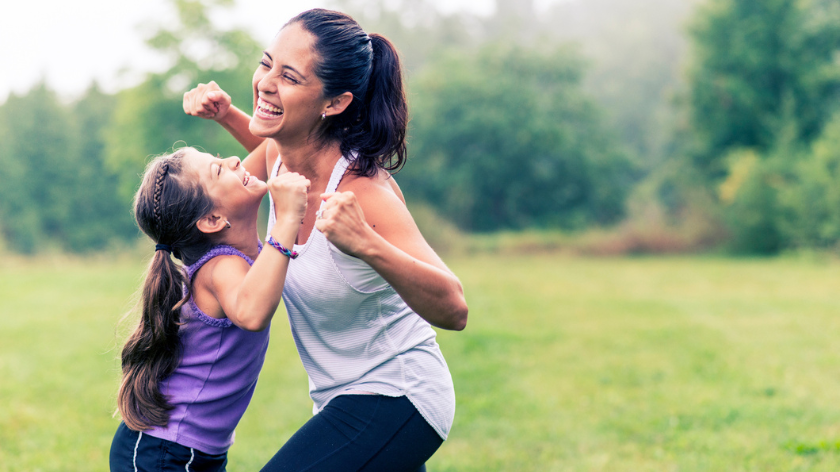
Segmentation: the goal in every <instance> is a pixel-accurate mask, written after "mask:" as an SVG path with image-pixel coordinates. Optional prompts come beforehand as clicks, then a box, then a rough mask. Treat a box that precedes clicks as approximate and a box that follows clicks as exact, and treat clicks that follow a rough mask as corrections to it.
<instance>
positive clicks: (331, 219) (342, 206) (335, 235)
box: [315, 192, 371, 257]
mask: <svg viewBox="0 0 840 472" xmlns="http://www.w3.org/2000/svg"><path fill="white" fill-rule="evenodd" d="M321 199H323V200H324V202H325V203H324V205H323V206H322V207H321V209H320V210H319V213H316V215H317V216H316V217H315V228H317V229H318V231H320V232H322V233H324V236H325V237H326V238H327V240H328V241H329V242H331V243H333V245H334V246H335V247H337V248H338V249H339V250H340V251H341V252H343V253H345V254H349V255H351V256H355V257H360V256H361V254H362V253H363V252H364V251H365V249H366V247H367V244H366V241H368V240H369V238H368V237H369V236H371V228H370V227H369V226H368V224H367V222H366V221H365V213H364V212H363V211H362V206H361V205H359V202H358V200H357V199H356V195H355V194H354V193H353V192H336V193H325V194H322V195H321Z"/></svg>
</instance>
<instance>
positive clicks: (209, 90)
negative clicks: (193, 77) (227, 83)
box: [184, 81, 230, 121]
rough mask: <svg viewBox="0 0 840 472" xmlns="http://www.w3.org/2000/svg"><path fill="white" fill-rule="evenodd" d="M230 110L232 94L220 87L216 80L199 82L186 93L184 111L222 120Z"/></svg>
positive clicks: (209, 118) (193, 114) (205, 117)
mask: <svg viewBox="0 0 840 472" xmlns="http://www.w3.org/2000/svg"><path fill="white" fill-rule="evenodd" d="M228 110H230V95H228V94H227V93H225V91H224V90H222V89H221V88H219V86H218V85H217V84H216V82H213V81H210V83H208V84H198V86H197V87H196V88H194V89H192V90H190V91H189V92H186V93H185V94H184V113H186V114H188V115H192V116H200V117H201V118H204V119H208V120H214V121H220V120H221V119H222V118H224V117H225V115H226V114H227V112H228Z"/></svg>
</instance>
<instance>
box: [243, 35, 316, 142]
mask: <svg viewBox="0 0 840 472" xmlns="http://www.w3.org/2000/svg"><path fill="white" fill-rule="evenodd" d="M314 44H315V36H313V35H312V34H311V33H309V32H308V31H306V30H304V29H303V28H302V27H301V26H300V24H298V23H294V24H291V25H288V26H286V27H285V28H283V29H282V30H280V32H279V33H278V34H277V36H276V37H275V38H274V41H273V42H272V43H271V45H270V46H269V47H268V49H266V50H265V51H264V52H263V57H262V60H261V61H260V64H259V66H258V67H257V70H256V72H254V81H253V85H254V98H255V102H256V103H255V104H254V116H253V117H252V118H251V124H250V130H251V133H253V134H254V135H256V136H262V137H270V138H276V139H281V140H295V139H299V138H307V137H309V136H310V135H312V134H313V133H314V132H315V130H316V129H317V128H318V125H319V123H320V122H321V113H322V112H323V111H324V110H325V109H326V107H327V105H328V104H329V100H327V99H325V98H324V96H323V84H322V83H321V81H320V80H319V79H318V77H316V76H315V73H314V66H315V59H316V57H315V54H314V52H313V46H314Z"/></svg>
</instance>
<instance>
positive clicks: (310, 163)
mask: <svg viewBox="0 0 840 472" xmlns="http://www.w3.org/2000/svg"><path fill="white" fill-rule="evenodd" d="M274 144H275V145H276V146H277V149H278V150H279V151H280V158H281V159H282V161H283V166H284V167H285V168H286V169H287V170H288V171H289V172H297V173H298V174H300V175H302V176H304V177H306V178H307V179H309V180H310V181H311V182H312V184H313V186H316V182H320V181H322V180H324V179H325V178H326V179H329V177H330V175H331V174H332V171H333V168H334V167H335V163H336V162H338V160H339V159H340V158H341V148H340V147H339V145H338V143H328V144H324V145H321V144H319V143H317V142H314V141H313V140H308V141H307V142H305V143H291V144H290V143H281V142H280V141H278V140H274Z"/></svg>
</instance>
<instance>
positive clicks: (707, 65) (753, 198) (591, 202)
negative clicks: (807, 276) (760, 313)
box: [0, 0, 840, 253]
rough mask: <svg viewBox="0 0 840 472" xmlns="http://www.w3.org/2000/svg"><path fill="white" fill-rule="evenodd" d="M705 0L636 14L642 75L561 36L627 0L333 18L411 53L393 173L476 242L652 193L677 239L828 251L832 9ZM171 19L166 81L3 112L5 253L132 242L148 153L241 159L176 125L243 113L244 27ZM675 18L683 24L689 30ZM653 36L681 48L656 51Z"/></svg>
mask: <svg viewBox="0 0 840 472" xmlns="http://www.w3.org/2000/svg"><path fill="white" fill-rule="evenodd" d="M695 3H698V2H686V4H690V5H691V8H688V7H684V8H682V9H676V8H672V7H671V10H669V9H668V8H667V7H664V6H663V5H665V4H669V5H673V2H670V1H666V0H639V2H635V3H634V5H636V6H637V7H638V8H644V7H650V8H651V9H657V8H658V10H657V11H664V12H666V13H667V12H670V11H673V13H668V14H673V15H674V16H673V17H668V18H671V20H669V21H666V19H662V18H659V17H657V18H655V21H653V20H651V22H650V24H649V25H648V26H649V27H650V28H652V30H651V31H648V32H646V33H644V34H639V35H636V36H633V35H628V36H627V37H624V38H617V39H616V38H614V40H618V41H623V42H625V43H630V44H631V45H632V44H638V45H648V46H649V48H648V49H644V53H643V55H642V56H639V58H635V59H637V60H635V61H634V60H631V59H628V58H627V57H626V56H627V53H626V52H627V50H629V49H630V47H629V46H628V49H627V50H624V49H622V48H612V49H618V50H617V51H615V52H614V53H612V54H611V53H610V52H609V51H610V50H611V48H609V47H602V48H600V49H599V48H598V47H597V46H598V44H597V42H593V41H589V42H587V43H586V44H588V45H589V46H588V47H587V46H585V45H582V44H581V43H579V42H578V43H576V42H575V38H577V39H585V38H586V36H585V34H586V32H587V31H591V28H590V29H587V28H581V30H580V35H579V36H577V37H574V34H577V33H575V31H574V29H573V28H572V27H571V26H570V27H569V28H567V29H566V30H564V31H559V32H558V31H557V25H558V24H566V25H570V24H571V23H569V22H568V21H566V23H563V20H562V18H566V17H568V13H569V12H570V11H571V10H570V8H572V7H570V5H576V6H574V8H579V9H580V8H584V7H583V5H584V4H587V5H589V7H588V8H589V10H585V13H587V14H589V15H590V17H591V18H590V20H589V21H593V22H595V23H593V24H597V22H598V21H601V22H605V23H606V24H620V20H621V18H620V17H621V16H622V15H623V14H622V13H621V11H622V10H621V9H620V8H619V7H621V5H623V4H622V3H621V0H593V1H592V2H579V3H578V4H573V3H572V4H558V5H556V6H554V7H552V8H551V9H549V11H547V12H545V13H543V14H539V15H538V14H536V13H535V11H534V8H533V5H532V4H531V3H530V2H518V1H514V0H498V1H497V9H496V13H495V14H494V15H493V16H491V17H480V16H475V15H470V14H466V13H458V14H451V15H444V14H441V13H439V12H438V11H436V10H435V9H434V8H432V7H431V6H430V5H429V4H428V3H426V2H424V1H409V0H404V1H387V2H386V1H384V0H344V1H339V2H337V3H336V7H337V8H338V9H342V10H344V11H348V12H349V13H351V14H353V15H354V16H355V17H356V18H357V19H358V20H359V22H360V23H361V24H362V26H363V27H365V28H366V29H367V30H368V31H375V32H381V33H383V34H385V35H386V36H388V37H389V38H391V39H392V40H393V41H394V43H395V44H396V45H397V46H398V47H399V48H400V49H401V52H402V55H403V60H404V65H405V69H406V73H407V80H408V92H409V104H410V111H411V122H410V129H409V156H410V157H409V161H408V164H407V165H406V166H405V168H404V169H403V170H402V171H401V172H400V173H399V174H397V179H398V181H399V183H400V185H401V187H402V188H403V190H404V192H405V193H406V195H407V197H408V198H409V199H410V200H412V201H419V202H423V203H424V204H426V205H428V206H430V207H431V208H433V209H434V210H435V211H436V212H437V213H438V214H440V216H442V217H443V218H445V219H448V220H450V221H452V222H453V223H454V224H455V225H457V226H458V227H460V228H461V229H463V230H465V231H480V232H484V231H497V230H511V229H512V230H519V229H559V230H566V231H575V230H583V229H587V228H592V227H609V226H610V225H614V224H616V223H619V222H621V221H622V220H625V219H627V218H634V214H633V211H632V206H633V205H631V204H630V203H631V202H632V201H634V199H635V200H638V199H639V198H642V199H643V200H645V204H646V205H648V206H654V207H656V208H657V210H658V211H659V213H661V214H662V215H664V221H665V223H663V224H665V225H666V226H667V225H673V226H679V224H680V221H681V220H685V219H686V218H689V217H690V215H691V214H697V213H702V214H703V215H704V217H705V218H707V219H710V220H713V221H715V222H716V223H717V227H718V228H719V232H720V239H719V241H720V242H722V244H726V245H727V246H728V247H729V248H731V249H732V250H734V251H737V252H748V253H749V252H759V253H774V252H778V251H780V250H784V249H787V248H795V247H819V248H826V247H836V246H837V244H838V242H839V241H840V114H838V112H840V109H838V102H837V98H838V92H840V63H838V61H837V59H836V58H837V57H838V52H840V5H838V4H837V3H836V2H834V1H832V0H810V1H805V0H767V1H763V2H755V1H751V0H708V1H706V2H703V3H699V4H698V5H697V6H696V7H695V6H694V4H695ZM172 6H173V9H174V10H175V11H176V12H177V17H178V18H179V23H180V24H179V25H177V26H176V27H173V28H172V29H166V28H161V29H159V30H158V31H157V32H156V33H155V34H154V35H153V36H152V37H150V38H149V39H148V44H149V46H150V47H152V48H154V49H156V50H158V51H160V52H163V53H165V54H166V55H167V56H168V57H169V60H170V67H169V69H168V70H167V71H166V72H163V73H156V74H149V75H148V76H147V77H146V79H145V80H144V81H143V82H142V83H140V84H139V85H137V86H135V87H132V88H129V89H125V90H121V91H119V92H117V93H115V94H107V93H103V92H102V91H101V90H99V88H98V87H97V86H96V85H92V86H91V88H90V89H89V90H88V91H87V92H86V93H85V94H84V95H82V96H81V97H80V98H79V99H77V100H75V101H74V102H73V103H69V104H67V103H64V102H62V101H61V100H59V99H58V97H57V96H56V94H55V93H54V92H52V91H51V90H50V89H49V87H48V86H47V85H45V84H39V85H36V86H35V87H33V88H32V89H31V90H30V91H29V92H28V93H26V94H23V95H20V96H18V95H11V96H10V97H9V99H8V100H7V101H6V102H5V103H4V104H2V105H0V143H2V146H0V231H2V237H3V240H4V241H5V244H6V246H7V247H9V248H11V249H12V250H15V251H18V252H24V253H29V252H35V251H37V250H38V248H39V247H42V246H43V245H52V246H56V247H58V248H60V249H62V250H68V251H86V250H91V249H94V248H97V247H102V246H107V245H109V244H114V243H119V242H120V241H130V240H132V239H133V238H136V236H137V230H136V228H135V226H134V223H133V219H132V216H131V211H130V209H131V197H132V195H133V192H134V190H135V188H136V187H137V185H138V184H139V174H140V173H141V172H142V170H143V168H144V166H145V163H146V162H147V160H148V158H149V156H151V155H154V154H158V153H162V152H165V151H167V150H169V149H171V148H172V146H173V144H174V143H176V142H177V141H182V142H183V143H184V144H187V145H191V146H198V147H201V148H203V149H205V150H207V151H208V152H212V153H217V152H218V153H220V154H221V155H240V156H241V155H242V153H243V151H242V150H241V148H240V147H239V146H238V144H237V143H236V142H235V141H234V140H233V139H232V138H230V137H229V136H228V135H227V133H225V132H224V131H223V130H222V129H221V127H219V126H216V125H214V124H213V123H209V122H207V121H204V120H200V119H196V118H194V117H189V116H186V115H184V114H183V113H182V111H181V104H180V101H181V95H182V94H183V92H184V91H185V90H187V89H188V88H190V87H191V86H193V85H194V84H196V83H198V82H206V81H209V80H215V81H216V82H217V83H219V84H220V86H221V87H222V88H223V89H225V90H226V91H228V93H230V95H231V96H232V97H233V101H234V104H236V105H238V106H239V107H240V108H243V109H250V108H251V103H252V92H251V85H250V83H251V80H250V78H251V75H252V73H253V70H254V69H255V67H256V63H257V61H258V60H259V57H260V51H261V46H262V45H260V44H257V42H256V41H255V40H254V39H253V37H252V36H251V35H250V34H249V33H248V32H247V31H245V30H242V29H232V30H221V29H219V28H217V27H216V26H215V25H214V24H213V23H212V22H211V21H210V12H211V10H212V9H213V8H218V7H217V6H214V5H213V4H211V2H207V1H205V0H180V1H177V2H173V4H172ZM612 7H616V8H612ZM660 7H662V8H660ZM625 9H626V8H625ZM688 12H690V13H688ZM679 15H681V16H679ZM677 16H679V18H684V17H687V18H688V28H687V29H686V33H685V34H684V35H682V36H680V32H679V31H680V26H679V25H676V24H672V23H676V20H677ZM577 18H586V16H585V15H578V16H577ZM625 19H626V16H625ZM610 22H612V23H610ZM666 24H669V25H670V26H669V27H670V28H671V29H669V30H665V29H663V28H665V26H663V25H666ZM657 38H677V39H679V40H680V41H684V42H685V45H684V46H679V45H677V46H668V47H664V46H663V47H660V46H659V45H660V43H662V41H661V40H659V39H657ZM612 44H613V45H614V44H618V43H616V42H613V43H612ZM196 45H201V46H202V47H200V48H198V47H195V46H196ZM593 45H594V46H593ZM646 47H647V46H646ZM675 47H676V48H677V49H678V54H675V49H674V48H675ZM680 48H681V49H680ZM198 50H200V51H203V53H201V54H198V53H196V52H195V51H198ZM599 54H600V55H599ZM645 54H646V55H645ZM593 62H594V63H593ZM636 62H642V63H643V64H645V65H649V67H640V66H638V65H634V64H635V63H636ZM680 67H684V71H685V73H684V75H683V76H680V74H679V70H680ZM649 69H650V70H649ZM622 72H624V73H626V77H621V74H622ZM622 87H623V88H622ZM640 195H641V196H642V197H640ZM628 208H630V210H628Z"/></svg>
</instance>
